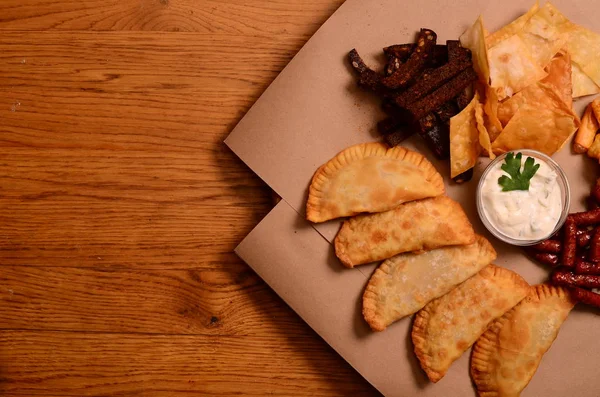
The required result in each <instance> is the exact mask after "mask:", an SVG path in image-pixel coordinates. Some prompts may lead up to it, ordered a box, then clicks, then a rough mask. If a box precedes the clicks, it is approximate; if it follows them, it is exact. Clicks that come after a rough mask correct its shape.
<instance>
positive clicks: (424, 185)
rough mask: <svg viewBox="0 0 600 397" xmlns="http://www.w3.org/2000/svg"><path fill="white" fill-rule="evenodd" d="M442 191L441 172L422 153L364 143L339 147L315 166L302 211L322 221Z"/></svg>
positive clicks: (371, 210)
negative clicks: (331, 155)
mask: <svg viewBox="0 0 600 397" xmlns="http://www.w3.org/2000/svg"><path fill="white" fill-rule="evenodd" d="M442 194H444V181H443V180H442V176H441V175H440V174H439V173H438V172H437V171H436V169H435V167H434V166H433V165H432V164H431V163H430V162H429V161H428V160H427V159H426V158H425V157H424V156H423V155H421V154H419V153H416V152H413V151H411V150H408V149H405V148H403V147H400V146H396V147H394V148H391V149H389V148H388V147H387V146H386V145H384V144H382V143H363V144H360V145H355V146H351V147H349V148H347V149H345V150H343V151H342V152H340V153H339V154H338V155H337V156H335V157H334V158H333V159H331V160H329V161H328V162H327V163H325V164H324V165H322V166H321V167H320V168H319V169H318V170H317V172H316V173H315V175H314V176H313V179H312V183H311V184H310V189H309V193H308V202H307V204H306V217H307V219H308V220H309V221H312V222H325V221H327V220H330V219H334V218H339V217H343V216H352V215H356V214H359V213H361V212H382V211H387V210H390V209H392V208H395V207H397V206H398V205H400V204H402V203H405V202H407V201H412V200H418V199H422V198H427V197H435V196H439V195H442Z"/></svg>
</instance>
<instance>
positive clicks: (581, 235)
mask: <svg viewBox="0 0 600 397" xmlns="http://www.w3.org/2000/svg"><path fill="white" fill-rule="evenodd" d="M593 234H594V231H593V230H586V229H577V246H578V247H587V246H588V245H590V241H591V240H592V235H593Z"/></svg>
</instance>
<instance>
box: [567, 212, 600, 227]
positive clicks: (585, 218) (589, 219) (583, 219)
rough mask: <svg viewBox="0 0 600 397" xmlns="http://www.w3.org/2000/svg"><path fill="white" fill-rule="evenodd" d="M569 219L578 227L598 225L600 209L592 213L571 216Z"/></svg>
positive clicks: (579, 213) (578, 213)
mask: <svg viewBox="0 0 600 397" xmlns="http://www.w3.org/2000/svg"><path fill="white" fill-rule="evenodd" d="M569 218H571V219H573V221H575V224H576V225H577V226H592V225H596V224H598V223H600V208H598V209H595V210H591V211H585V212H576V213H574V214H571V215H569Z"/></svg>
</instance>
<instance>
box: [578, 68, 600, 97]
mask: <svg viewBox="0 0 600 397" xmlns="http://www.w3.org/2000/svg"><path fill="white" fill-rule="evenodd" d="M571 79H572V80H573V98H579V97H581V96H585V95H593V94H597V93H599V92H600V87H598V85H597V84H596V83H594V80H592V79H591V78H590V76H588V75H587V74H585V73H584V72H583V70H581V68H580V67H579V65H577V63H576V62H571Z"/></svg>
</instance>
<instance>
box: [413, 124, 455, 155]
mask: <svg viewBox="0 0 600 397" xmlns="http://www.w3.org/2000/svg"><path fill="white" fill-rule="evenodd" d="M419 135H420V136H421V137H422V138H423V140H424V141H425V143H426V144H427V146H429V149H430V150H431V151H432V152H433V154H434V155H435V156H436V157H437V158H439V159H441V160H443V159H447V158H448V157H449V156H450V130H449V127H448V125H447V124H446V123H444V122H442V121H440V120H439V119H438V118H437V117H436V116H435V115H434V114H433V113H429V114H428V115H426V116H425V117H423V118H422V119H420V120H419Z"/></svg>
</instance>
